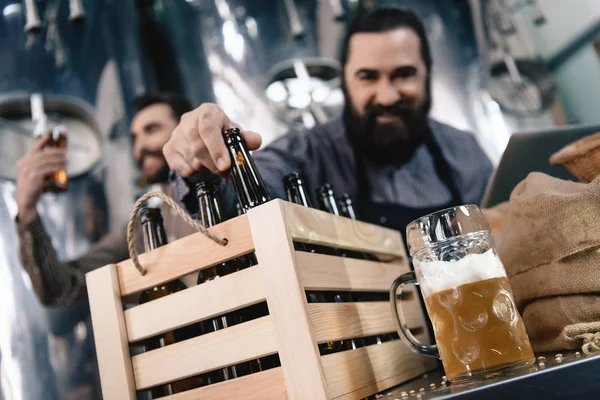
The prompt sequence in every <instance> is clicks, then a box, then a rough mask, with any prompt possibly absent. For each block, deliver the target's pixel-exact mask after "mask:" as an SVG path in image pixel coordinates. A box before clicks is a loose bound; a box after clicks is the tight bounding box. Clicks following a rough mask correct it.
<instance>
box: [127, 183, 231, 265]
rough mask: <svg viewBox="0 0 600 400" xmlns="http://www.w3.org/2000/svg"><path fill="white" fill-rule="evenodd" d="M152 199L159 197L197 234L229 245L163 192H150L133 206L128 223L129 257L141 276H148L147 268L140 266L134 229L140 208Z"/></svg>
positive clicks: (224, 239)
mask: <svg viewBox="0 0 600 400" xmlns="http://www.w3.org/2000/svg"><path fill="white" fill-rule="evenodd" d="M152 197H158V198H159V199H161V200H162V201H164V202H165V203H166V204H167V205H168V206H169V207H171V208H172V209H174V210H175V211H176V212H177V214H179V216H180V217H181V218H183V220H184V221H185V222H186V223H187V224H188V225H190V226H191V227H192V228H194V229H195V230H196V231H197V232H202V233H203V234H204V236H206V237H207V238H209V239H210V240H212V241H213V242H215V243H217V244H219V245H221V246H226V245H227V243H228V240H227V238H219V237H217V236H215V235H213V234H212V233H210V232H209V231H208V229H206V228H205V227H204V226H203V225H201V224H200V223H198V221H196V220H194V219H193V218H192V217H191V216H190V215H189V214H188V213H187V212H186V211H185V210H184V209H183V208H181V207H180V206H179V204H177V203H176V202H175V200H173V199H172V198H171V197H169V196H167V195H166V194H164V193H162V192H157V191H155V192H148V193H146V194H144V195H143V196H142V197H140V198H139V199H138V200H137V201H136V202H135V205H134V206H133V210H132V211H131V215H130V216H129V222H128V223H127V246H128V248H129V257H131V261H133V265H135V268H137V270H138V271H139V272H140V274H142V276H144V275H146V268H144V267H143V266H142V264H140V261H139V259H138V253H137V251H136V250H135V242H134V229H133V227H134V224H135V219H136V218H137V215H138V213H139V211H140V208H142V206H143V205H144V203H145V202H146V200H148V199H150V198H152Z"/></svg>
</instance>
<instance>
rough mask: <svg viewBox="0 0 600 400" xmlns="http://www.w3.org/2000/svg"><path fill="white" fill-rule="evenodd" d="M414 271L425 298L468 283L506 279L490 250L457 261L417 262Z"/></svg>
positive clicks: (497, 260) (496, 257)
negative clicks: (415, 270)
mask: <svg viewBox="0 0 600 400" xmlns="http://www.w3.org/2000/svg"><path fill="white" fill-rule="evenodd" d="M416 269H417V276H418V278H419V284H420V286H421V288H422V290H423V294H424V295H425V297H427V296H430V295H432V294H435V293H439V292H442V291H444V290H449V289H453V288H456V287H458V286H461V285H466V284H468V283H474V282H479V281H483V280H486V279H492V278H505V277H506V271H505V270H504V266H503V265H502V262H501V261H500V259H499V258H498V256H496V254H494V251H493V250H491V249H490V250H488V251H486V252H485V253H483V254H467V255H466V256H465V257H463V258H461V259H460V260H458V261H418V262H417V265H416Z"/></svg>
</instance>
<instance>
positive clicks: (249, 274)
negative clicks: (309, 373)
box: [125, 266, 265, 342]
mask: <svg viewBox="0 0 600 400" xmlns="http://www.w3.org/2000/svg"><path fill="white" fill-rule="evenodd" d="M214 299H219V301H214ZM264 299H265V291H264V288H263V283H262V275H261V272H260V271H259V269H258V267H257V266H254V267H250V268H247V269H245V270H242V271H239V272H235V273H233V274H231V275H228V276H224V277H222V278H219V279H215V280H213V281H210V282H206V283H203V284H201V285H197V286H194V287H191V288H188V289H186V290H183V291H181V292H177V293H174V294H172V295H169V296H166V297H163V298H161V299H158V300H154V301H151V302H149V303H146V304H142V305H139V306H137V307H134V308H130V309H128V310H126V311H125V322H126V324H127V334H128V336H129V341H130V342H135V341H138V340H141V339H145V338H148V337H152V336H154V335H157V334H159V333H163V332H168V331H170V330H173V329H177V328H180V327H182V326H185V325H189V324H191V323H194V322H198V321H202V320H205V319H208V318H210V317H213V316H216V315H223V314H225V313H227V312H229V311H233V310H236V309H239V308H242V307H245V306H249V305H253V304H257V303H260V302H261V301H264ZM182 305H183V306H182ZM173 310H177V312H173Z"/></svg>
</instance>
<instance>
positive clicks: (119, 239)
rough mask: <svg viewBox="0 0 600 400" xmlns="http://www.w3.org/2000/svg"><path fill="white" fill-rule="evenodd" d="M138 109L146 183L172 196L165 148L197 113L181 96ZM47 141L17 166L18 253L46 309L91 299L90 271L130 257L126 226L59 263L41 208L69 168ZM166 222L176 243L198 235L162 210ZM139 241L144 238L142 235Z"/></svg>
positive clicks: (141, 102)
mask: <svg viewBox="0 0 600 400" xmlns="http://www.w3.org/2000/svg"><path fill="white" fill-rule="evenodd" d="M133 106H134V110H135V115H134V117H133V119H132V121H131V126H130V134H131V139H132V144H133V157H134V159H135V161H136V163H137V165H138V167H139V168H140V171H141V174H142V176H143V179H144V180H145V181H146V183H147V184H157V185H160V186H161V187H162V188H163V190H164V191H166V192H167V193H168V191H169V186H168V185H167V177H168V173H169V167H168V165H167V162H166V160H165V158H164V156H163V153H162V148H163V146H164V144H165V143H166V142H167V141H168V140H169V138H170V137H171V132H173V130H174V129H175V127H176V126H177V124H178V123H179V119H180V117H181V115H182V114H184V113H186V112H188V111H190V110H191V109H192V108H191V106H190V103H189V102H188V101H187V100H186V99H185V98H182V97H180V96H175V95H167V94H165V95H160V94H159V95H150V94H146V95H142V96H140V97H138V98H137V99H135V100H134V102H133ZM48 139H49V137H48V136H44V137H42V138H40V139H39V140H38V141H37V142H36V143H35V144H34V146H33V147H32V148H31V149H30V150H29V152H27V154H25V155H24V156H23V157H22V158H21V159H20V160H19V161H18V163H17V182H16V186H17V188H16V197H17V206H18V215H17V219H16V224H17V232H18V235H19V246H20V247H19V253H20V257H21V262H22V263H23V267H24V268H25V270H26V271H27V273H28V274H29V276H30V278H31V282H32V284H33V288H34V290H35V293H36V294H37V296H38V298H39V299H40V301H41V302H42V304H44V305H52V306H67V305H70V304H72V303H73V302H74V301H75V300H77V299H80V298H82V297H84V296H85V295H86V290H85V273H86V272H88V271H91V270H93V269H95V268H98V267H101V266H104V265H106V264H110V263H116V262H119V261H123V260H125V259H127V258H129V251H128V249H127V235H126V226H125V225H126V222H125V223H124V224H123V226H121V227H119V229H117V230H116V231H114V232H112V233H109V234H108V235H106V236H105V237H103V238H102V239H101V240H100V241H99V242H98V243H96V244H94V245H92V246H91V247H90V248H89V250H88V252H87V253H86V254H84V255H82V256H81V257H79V258H78V259H76V260H73V261H69V262H66V263H62V262H60V261H59V260H58V258H57V256H56V252H55V250H54V248H53V247H52V242H51V240H50V237H48V234H47V233H46V231H45V229H44V226H43V223H42V221H41V219H40V217H39V215H38V213H37V209H36V206H37V202H38V200H39V199H40V196H41V195H42V189H43V180H44V177H45V176H47V175H48V174H51V173H53V172H54V171H57V170H59V169H62V168H65V167H66V163H67V154H66V150H65V149H59V148H44V144H46V143H47V142H48ZM163 218H164V222H165V228H166V231H167V232H169V234H170V235H172V236H171V237H170V239H171V240H174V239H176V238H179V237H182V236H185V235H188V234H190V233H192V232H193V230H192V228H190V227H189V226H187V225H186V224H185V223H184V222H183V221H181V220H180V219H179V217H175V216H174V215H173V214H172V213H170V212H169V211H167V210H163ZM136 236H137V238H138V239H140V238H141V235H139V234H138V235H136Z"/></svg>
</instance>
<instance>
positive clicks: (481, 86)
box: [0, 0, 566, 400]
mask: <svg viewBox="0 0 600 400" xmlns="http://www.w3.org/2000/svg"><path fill="white" fill-rule="evenodd" d="M27 3H34V4H35V5H36V6H37V10H38V17H39V18H38V20H37V21H36V18H35V17H34V16H32V14H31V13H30V12H29V13H28V10H27V9H26V7H25V5H26V4H27ZM71 3H73V2H71ZM74 3H79V4H80V5H81V6H82V9H83V10H84V15H78V16H76V17H77V18H72V17H73V15H72V11H73V10H71V9H70V8H69V2H68V1H63V0H60V1H59V0H35V1H19V0H0V11H1V14H0V60H2V61H1V62H0V116H2V117H7V116H10V117H11V118H13V119H15V120H17V121H20V122H23V123H24V124H25V125H27V122H26V120H27V119H28V118H29V110H28V109H27V102H28V96H29V94H31V93H32V92H39V93H42V94H44V95H45V96H47V97H48V98H49V99H52V100H51V102H53V104H55V105H54V106H53V107H55V113H58V114H61V113H62V114H64V115H63V116H64V117H72V118H78V119H79V120H81V121H83V122H82V123H84V124H85V127H86V131H87V132H88V134H89V135H90V136H89V138H91V139H90V141H89V143H88V144H89V148H87V149H84V151H89V153H83V154H79V157H80V158H81V159H84V160H87V164H85V163H82V164H81V165H80V169H79V171H78V174H77V177H76V178H74V179H72V180H71V182H70V186H69V191H68V193H67V194H62V195H58V196H55V195H49V196H45V197H44V199H43V200H42V201H41V204H40V207H39V211H40V214H41V216H42V219H43V222H44V225H45V226H46V228H47V230H48V232H49V234H50V235H51V236H52V238H53V243H54V246H55V248H56V249H57V252H58V255H59V257H60V258H61V259H62V260H68V259H71V258H73V257H76V256H77V255H79V254H82V253H83V252H84V251H85V250H86V249H87V248H88V247H89V245H90V244H91V243H93V242H95V241H97V240H98V238H99V237H101V236H102V234H104V233H105V232H107V231H108V230H110V229H114V228H118V227H120V226H122V224H123V223H124V221H126V219H127V217H128V215H129V212H130V210H131V207H132V204H133V201H134V199H135V198H136V196H137V195H139V193H140V192H141V191H143V190H144V189H142V188H138V187H137V186H136V185H135V182H136V178H137V172H136V170H135V166H134V163H133V161H132V157H131V148H130V139H129V135H128V123H129V120H130V118H131V115H132V114H131V106H130V101H131V99H133V98H134V97H135V95H136V94H140V93H144V92H153V91H172V92H179V93H181V94H184V95H186V96H187V97H188V98H190V99H191V100H192V101H193V102H194V103H195V104H200V103H202V102H205V101H211V102H216V103H217V104H219V105H220V106H221V107H222V108H223V109H224V110H225V111H226V112H227V114H228V115H229V116H230V117H231V119H233V120H235V121H236V122H238V123H239V124H240V125H242V126H244V127H248V128H251V129H252V130H254V131H257V132H260V133H261V134H262V135H263V137H264V141H265V142H267V143H268V142H269V141H272V140H273V139H275V138H276V137H277V136H279V135H282V134H284V133H285V132H286V131H288V130H290V129H305V128H306V127H311V126H314V125H315V124H317V123H319V122H324V121H326V120H328V119H330V118H334V117H336V116H338V115H339V114H340V113H341V110H342V107H343V97H342V94H341V89H340V81H339V76H338V68H339V65H338V63H337V61H336V60H337V57H338V47H339V43H340V41H341V39H342V36H343V34H344V26H345V23H346V22H347V21H348V18H349V17H350V16H351V15H352V14H353V13H355V12H356V11H357V10H358V9H359V8H361V7H371V6H373V5H375V4H376V3H378V2H377V1H374V0H370V1H369V0H365V1H358V0H295V1H293V2H285V1H283V0H82V1H79V2H77V1H76V2H74ZM386 3H390V1H389V0H388V1H386ZM397 3H398V4H400V5H402V6H405V7H408V8H412V9H414V10H415V11H416V12H417V13H418V14H419V15H420V16H421V17H422V18H423V19H424V21H425V24H426V27H427V30H428V34H429V37H430V40H431V47H432V51H433V57H434V70H433V74H434V78H433V98H434V106H433V110H432V116H433V117H434V118H436V119H438V120H440V121H443V122H446V123H448V124H450V125H453V126H456V127H457V128H460V129H466V130H470V131H472V132H474V133H475V134H476V135H477V136H478V138H479V140H480V142H481V144H482V146H483V147H484V149H485V150H486V152H487V153H488V155H489V156H490V157H491V158H492V160H493V161H494V162H497V161H498V159H499V157H500V154H501V152H502V151H503V148H504V146H505V145H506V141H507V140H508V137H509V135H510V134H511V133H512V132H513V131H515V130H519V129H522V128H528V129H531V128H539V127H546V126H552V125H554V124H555V117H554V115H553V114H552V113H551V112H550V110H549V109H548V108H547V107H546V108H542V109H540V110H538V111H539V112H536V113H535V115H527V116H523V115H514V114H510V113H507V112H505V110H503V109H502V107H501V106H500V105H499V103H498V102H497V101H496V100H495V98H494V94H493V93H492V94H490V91H488V90H486V87H487V86H486V82H488V81H487V80H486V79H488V78H489V73H488V72H489V71H488V70H487V69H486V68H487V67H488V65H487V63H486V62H483V60H484V59H485V60H487V58H488V57H487V56H488V54H487V53H486V54H485V57H482V49H485V46H481V37H480V35H479V37H478V34H477V29H476V25H477V23H476V22H477V21H478V19H479V18H481V16H482V14H484V12H482V10H481V7H480V6H481V4H480V3H481V2H480V1H478V0H470V1H469V0H449V1H443V2H442V1H438V0H402V1H400V0H398V1H397ZM286 4H287V6H286ZM290 4H292V5H293V9H290V6H289V5H290ZM473 10H475V11H473ZM549 18H550V17H549ZM36 23H37V25H36ZM26 26H28V28H31V27H33V28H34V29H29V32H24V28H25V27H26ZM553 26H554V25H553ZM520 34H521V35H525V36H526V37H527V38H529V39H528V40H530V41H531V43H532V44H531V46H530V47H531V49H533V50H535V48H536V43H535V41H534V39H531V38H530V34H529V33H523V32H520ZM485 51H487V50H485ZM534 53H535V52H534ZM531 56H532V57H535V54H533V55H531ZM284 79H295V84H294V85H293V90H282V83H281V81H282V80H284ZM323 83H326V85H325V86H326V90H321V91H320V92H319V94H318V95H314V96H311V95H310V93H309V91H307V90H306V89H307V88H312V89H314V88H315V87H318V86H323ZM565 98H566V97H565ZM81 121H80V122H81ZM72 140H73V141H76V140H77V136H76V135H74V136H73V137H72ZM30 144H31V141H30V139H28V138H24V137H22V135H21V136H19V135H18V134H15V133H14V132H12V131H11V130H10V129H7V128H6V127H2V126H0V154H1V157H0V176H1V180H0V190H1V191H0V193H1V196H0V223H1V224H2V226H3V229H2V231H1V233H0V399H3V398H4V399H41V398H44V399H49V400H54V399H64V398H68V399H93V398H95V397H94V396H98V381H97V375H96V369H95V361H94V356H93V354H94V352H93V340H92V337H91V334H92V332H91V327H90V323H89V311H88V308H87V304H86V303H85V302H81V303H79V304H76V305H74V306H73V307H70V308H68V309H53V308H46V307H42V306H41V305H40V304H39V302H38V301H37V299H36V298H35V296H34V295H33V293H32V291H31V284H30V282H29V279H28V277H27V276H26V274H24V273H23V272H22V267H21V264H20V261H19V259H18V253H17V249H18V241H17V236H16V232H15V228H14V217H15V215H16V204H15V199H14V192H15V185H14V174H15V171H14V163H15V162H16V159H18V157H19V155H20V154H23V152H24V151H25V149H27V147H28V146H29V145H30ZM83 144H84V145H85V143H83ZM84 147H85V146H84ZM80 150H81V149H80ZM96 398H97V397H96Z"/></svg>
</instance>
